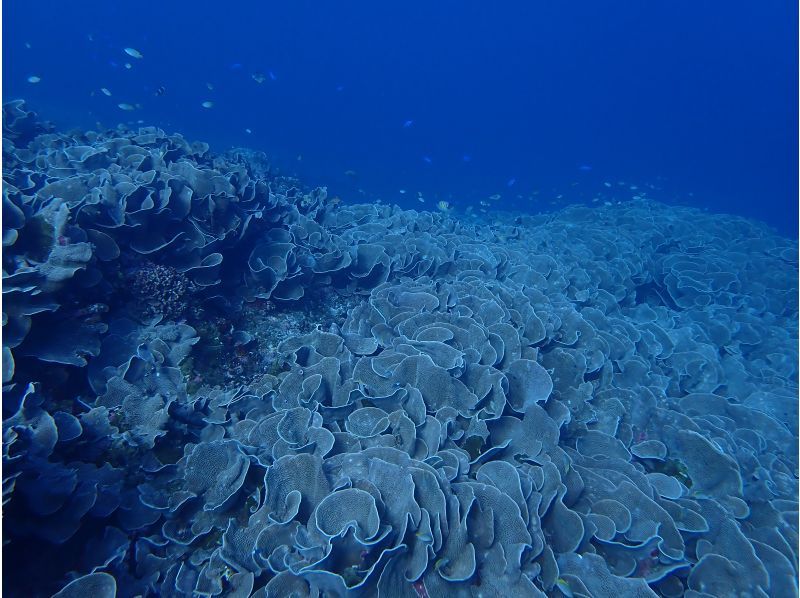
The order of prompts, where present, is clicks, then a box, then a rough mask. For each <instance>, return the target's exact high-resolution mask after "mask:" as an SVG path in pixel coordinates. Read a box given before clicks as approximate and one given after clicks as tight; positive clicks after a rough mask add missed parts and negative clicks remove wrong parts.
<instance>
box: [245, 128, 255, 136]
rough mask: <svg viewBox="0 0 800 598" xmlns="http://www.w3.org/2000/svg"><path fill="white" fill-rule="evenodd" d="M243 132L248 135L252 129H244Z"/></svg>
mask: <svg viewBox="0 0 800 598" xmlns="http://www.w3.org/2000/svg"><path fill="white" fill-rule="evenodd" d="M244 132H245V133H247V134H248V135H249V134H250V133H252V132H253V131H251V130H250V129H245V130H244Z"/></svg>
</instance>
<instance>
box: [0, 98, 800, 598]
mask: <svg viewBox="0 0 800 598" xmlns="http://www.w3.org/2000/svg"><path fill="white" fill-rule="evenodd" d="M4 119H5V122H4V128H5V129H6V130H7V131H8V133H7V139H8V140H9V141H10V143H8V144H6V146H5V147H4V155H5V158H6V165H7V166H6V171H5V172H4V180H5V181H6V185H5V187H4V215H5V214H9V215H10V216H11V217H10V218H4V227H6V228H4V231H3V238H4V244H5V247H6V254H5V256H4V265H6V264H7V267H6V271H5V272H4V294H5V296H6V301H5V303H4V309H5V310H7V311H6V317H5V319H4V323H5V326H6V334H5V335H4V342H6V341H8V342H7V344H5V345H4V347H5V355H4V362H6V363H8V362H9V361H10V359H11V355H12V353H13V355H14V356H15V357H17V356H20V358H21V359H19V360H18V361H19V363H20V364H21V365H26V367H21V368H18V369H17V370H16V371H14V368H13V367H10V366H8V365H6V367H5V368H4V372H5V374H6V386H5V387H4V425H3V433H4V453H3V458H4V472H3V473H4V485H3V490H4V499H5V501H6V513H5V522H6V527H7V534H8V541H9V544H8V545H7V549H8V548H11V551H10V552H12V554H13V556H12V557H11V559H12V560H13V564H14V565H15V567H14V569H12V576H13V577H12V578H11V581H10V582H9V583H13V584H14V585H15V587H17V588H22V590H23V591H24V592H25V593H26V594H27V595H39V594H41V595H44V594H47V593H50V594H52V593H53V592H56V591H59V589H60V593H59V595H62V596H72V595H81V593H86V592H95V593H97V595H108V596H111V595H114V593H115V592H116V595H119V596H135V595H161V596H188V595H201V596H222V595H225V596H253V597H259V598H260V597H266V596H276V597H277V596H286V595H295V596H320V595H325V596H345V595H347V596H349V595H352V596H358V595H378V596H403V597H414V596H424V595H429V596H443V595H448V596H451V595H452V596H486V595H513V596H546V595H558V594H559V593H561V594H564V595H573V596H611V595H624V596H628V595H630V596H655V595H660V596H681V595H686V596H697V597H700V596H708V595H734V594H735V593H736V592H738V591H739V590H741V589H742V588H746V589H747V590H748V591H749V592H750V594H751V595H755V596H794V595H797V587H796V576H797V571H798V568H797V552H796V546H797V538H798V535H797V531H798V529H797V518H796V513H797V509H798V506H797V471H798V462H797V441H798V431H797V426H796V420H797V402H796V396H797V390H798V384H797V368H796V363H797V360H796V355H797V339H796V330H797V304H796V297H797V245H796V243H795V242H792V241H789V240H786V239H782V238H779V237H777V236H775V235H773V234H772V233H771V232H770V231H768V230H767V229H765V228H763V227H761V226H759V225H756V224H753V223H751V222H747V221H745V220H742V219H738V218H732V217H727V216H719V215H710V214H706V213H703V212H699V211H697V210H691V209H686V208H676V207H668V206H664V205H661V204H657V203H654V202H649V201H637V202H631V203H628V204H624V205H618V206H608V207H600V208H592V209H590V208H585V207H573V208H568V209H565V210H563V211H561V212H559V213H557V214H552V215H547V216H512V215H503V214H499V215H496V217H495V220H494V221H491V222H483V223H479V225H476V224H473V223H469V222H465V221H460V220H457V219H455V218H453V217H452V215H445V214H430V213H426V212H414V211H402V210H400V209H397V208H394V207H389V206H381V205H355V206H347V205H339V206H336V207H333V206H331V205H329V203H328V202H327V200H326V197H325V192H324V190H312V191H307V190H303V189H302V188H301V187H300V186H299V184H297V183H296V182H292V181H288V180H286V179H282V178H280V177H276V176H275V175H273V174H272V173H271V172H270V171H269V169H268V168H266V167H265V165H264V162H263V160H262V159H260V158H256V159H254V157H253V156H252V155H250V154H247V153H245V152H234V153H232V154H228V155H225V156H213V155H211V154H210V153H209V152H208V148H207V146H205V145H204V144H189V143H187V142H185V141H184V140H183V139H182V138H181V137H179V136H175V135H165V134H164V133H163V132H161V131H159V130H157V129H152V128H143V129H141V130H139V131H127V130H122V129H120V130H115V131H106V132H98V133H95V132H89V133H81V134H73V135H70V136H65V135H60V134H56V133H53V132H51V131H49V130H48V129H47V128H46V127H45V126H44V125H42V124H39V123H38V121H37V120H36V118H35V117H34V116H32V115H31V114H30V113H28V112H26V111H25V108H24V105H23V104H21V103H12V104H11V105H8V106H7V107H6V108H5V111H4ZM61 237H64V243H65V244H63V245H62V244H61V242H60V241H59V239H60V238H61ZM125 260H130V261H129V262H126V261H125ZM142 260H146V261H148V262H151V263H153V264H156V266H155V267H160V268H162V269H161V270H159V272H161V273H167V274H168V275H169V276H174V277H180V280H184V279H185V280H187V281H188V282H187V287H186V288H187V289H189V288H190V286H189V285H194V286H193V287H192V288H194V290H193V291H192V301H197V302H198V305H200V306H201V307H202V309H203V310H207V311H206V312H205V315H211V314H223V315H224V314H226V313H228V314H230V312H232V311H237V310H240V309H241V306H242V304H243V302H249V303H247V305H248V306H249V307H248V308H247V309H252V308H253V306H254V305H259V303H258V302H259V301H260V302H264V303H262V304H261V305H265V306H266V302H270V306H272V307H270V317H275V318H280V317H281V314H282V313H283V314H286V317H287V318H288V317H289V314H292V313H298V312H292V311H291V309H292V308H291V306H301V305H303V304H304V301H307V296H308V295H311V294H314V293H317V292H318V289H321V288H322V289H325V291H326V292H325V293H323V294H322V298H321V299H319V301H320V302H321V303H322V304H324V303H325V301H326V298H327V300H328V301H329V304H330V305H334V304H335V303H336V302H337V301H339V299H338V298H339V297H340V296H344V297H347V300H348V302H349V303H348V304H347V306H348V308H347V313H346V317H345V318H344V319H343V320H341V319H337V318H330V317H328V316H327V315H321V314H323V311H324V310H320V311H319V312H312V311H307V312H304V313H305V317H306V318H311V317H315V316H314V314H320V315H319V320H318V323H319V324H321V325H320V326H310V327H308V328H306V329H304V330H300V329H299V328H295V327H293V326H294V325H292V326H287V329H288V330H292V331H296V332H294V333H293V334H287V335H285V336H281V339H282V340H281V342H280V343H279V344H278V345H277V346H276V347H272V348H271V349H270V351H271V352H273V351H274V353H275V355H270V358H269V359H268V360H267V361H269V362H270V363H272V362H273V361H274V359H275V358H279V362H280V364H279V367H267V364H266V363H264V367H263V371H262V372H261V373H260V374H259V375H256V376H252V377H251V378H249V379H247V380H245V381H241V380H238V381H237V382H236V383H235V384H234V383H230V384H226V385H222V384H217V385H214V386H211V385H207V384H204V383H203V382H202V381H199V382H194V383H191V382H192V380H193V379H194V376H195V374H196V372H194V371H191V368H187V364H188V363H190V362H192V360H193V359H194V357H195V355H194V352H196V351H197V350H198V349H197V348H198V347H200V346H201V343H200V342H199V337H198V328H201V327H202V323H193V322H183V321H177V320H176V317H177V316H178V315H179V314H178V313H177V312H173V310H166V311H167V312H169V313H164V311H162V312H161V313H159V314H152V315H154V317H152V318H146V319H140V320H137V319H134V318H133V317H132V314H131V313H129V311H128V310H127V309H126V308H125V307H124V305H125V302H123V301H119V294H120V292H121V291H120V286H119V285H120V281H123V282H124V281H125V276H124V274H122V273H123V272H124V270H125V268H126V267H128V265H129V264H130V263H134V264H136V263H139V264H141V263H143V262H142ZM223 264H224V267H223ZM184 296H185V294H184V295H182V296H181V297H184ZM334 297H336V299H334ZM90 298H91V300H90ZM98 301H102V302H103V304H104V305H107V306H109V307H108V310H107V311H103V312H102V314H101V315H102V318H101V319H102V322H98V321H96V318H95V316H94V315H93V316H92V318H90V319H89V321H87V315H86V314H84V315H76V314H79V313H81V310H82V309H84V308H85V306H86V305H89V304H95V303H97V302H98ZM275 303H279V304H281V305H283V306H285V308H286V309H285V311H281V310H275V309H274V305H275ZM176 305H180V302H178V304H176ZM65 306H66V307H65ZM298 309H299V308H298ZM61 312H63V313H64V314H69V315H70V317H68V318H66V319H65V320H64V322H65V324H63V328H60V329H53V330H55V332H54V333H53V334H51V335H47V334H44V333H40V332H38V331H39V330H42V331H44V330H47V329H49V328H50V326H51V325H52V322H53V321H54V320H53V316H54V315H57V314H59V313H61ZM239 321H241V322H253V321H254V320H253V319H252V318H244V319H240V320H239ZM287 321H288V319H287ZM323 322H324V325H322V324H323ZM98 324H103V325H102V326H98ZM193 324H197V327H195V325H193ZM224 334H227V335H229V337H230V345H231V346H232V347H233V348H234V349H235V348H236V347H240V346H251V345H250V343H252V342H253V339H258V338H261V339H266V338H272V339H273V340H274V339H275V338H276V337H274V336H273V337H268V336H267V335H265V334H264V332H263V331H257V330H252V331H248V330H244V329H242V330H228V331H224ZM225 342H228V341H225ZM237 343H238V344H237ZM220 346H223V347H224V346H227V345H225V343H222V342H221V343H220ZM256 346H258V347H262V346H265V345H262V344H261V343H256ZM64 347H71V348H73V352H70V351H67V350H65V349H64ZM75 348H78V349H79V352H76V349H75ZM79 357H80V359H79ZM31 360H35V361H33V362H35V363H38V364H41V362H46V363H48V364H51V365H46V366H44V365H40V366H39V367H38V368H34V367H31V365H30V364H31V363H33V362H32V361H31ZM23 362H26V363H23ZM87 362H88V364H87ZM59 364H62V365H59ZM61 367H65V368H69V373H68V374H64V375H65V376H68V377H67V378H66V379H67V380H68V382H69V384H67V390H62V391H61V392H55V391H54V390H53V389H51V388H49V387H47V386H46V385H45V384H43V382H42V381H41V380H39V379H38V378H37V376H41V375H42V372H48V371H61V370H57V368H61ZM187 369H188V371H187ZM45 375H46V374H45ZM81 381H82V382H81ZM190 383H191V384H190ZM30 538H36V539H37V543H36V544H35V547H36V548H35V549H34V548H32V546H34V544H33V543H32V542H31V540H30ZM42 546H44V547H46V548H42ZM43 550H44V551H46V552H47V554H51V555H57V556H58V558H54V559H51V560H50V561H46V564H45V565H44V566H39V565H37V566H36V574H35V575H34V574H33V573H32V569H33V565H32V563H39V562H42V559H41V554H42V551H43ZM34 551H35V552H36V553H37V556H38V557H39V558H38V559H34V558H33V553H34ZM62 588H63V589H62Z"/></svg>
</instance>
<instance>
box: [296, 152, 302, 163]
mask: <svg viewBox="0 0 800 598" xmlns="http://www.w3.org/2000/svg"><path fill="white" fill-rule="evenodd" d="M297 161H298V162H302V161H303V154H297Z"/></svg>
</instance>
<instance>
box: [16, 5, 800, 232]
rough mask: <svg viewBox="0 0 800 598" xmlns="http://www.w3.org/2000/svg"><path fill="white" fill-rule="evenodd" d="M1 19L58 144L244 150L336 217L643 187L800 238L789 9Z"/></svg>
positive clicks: (92, 12)
mask: <svg viewBox="0 0 800 598" xmlns="http://www.w3.org/2000/svg"><path fill="white" fill-rule="evenodd" d="M3 11H4V16H5V19H4V23H5V25H4V32H5V34H6V35H5V36H4V45H3V49H4V59H3V67H4V68H3V84H4V89H5V93H6V96H7V97H25V98H26V99H28V101H29V102H32V105H33V106H34V107H35V108H36V109H37V110H38V111H39V112H41V113H42V114H44V115H46V117H47V118H48V119H51V120H54V121H56V122H58V123H59V124H61V125H63V126H65V127H70V126H76V125H80V126H92V127H93V126H94V124H95V122H96V121H99V122H101V123H103V124H104V125H106V126H111V125H116V124H117V123H118V122H120V121H123V122H124V121H132V122H136V121H138V120H139V119H141V120H144V121H145V122H146V123H147V124H150V125H156V126H159V127H161V128H163V129H165V130H167V131H180V132H182V133H184V134H185V135H187V136H190V137H193V138H198V139H203V140H205V141H207V142H209V143H210V144H211V145H212V148H214V149H217V150H223V149H226V148H227V147H230V146H231V145H235V146H247V147H253V148H256V149H260V150H263V151H265V152H267V153H268V154H269V155H270V156H271V158H272V159H273V160H274V161H275V162H276V163H278V164H281V165H282V166H283V168H284V169H285V170H286V171H287V172H292V173H296V174H299V175H301V176H303V177H304V178H305V179H307V180H309V181H310V182H313V183H316V184H325V185H327V186H328V187H329V190H330V191H331V193H332V194H334V195H339V196H341V197H342V199H343V200H347V201H349V200H351V199H358V200H360V201H365V200H366V201H375V200H376V199H382V200H383V201H385V202H390V203H398V204H399V205H402V206H404V207H409V208H417V207H419V206H418V205H417V201H416V197H417V192H419V191H421V192H422V193H423V194H424V195H423V196H424V198H426V200H427V202H428V207H432V206H435V205H436V203H437V202H438V201H448V202H449V203H450V205H452V206H453V207H455V208H456V209H462V210H463V209H466V208H467V207H469V206H473V207H474V209H476V210H478V209H480V205H479V201H481V200H485V199H486V198H487V197H488V196H491V195H494V194H496V193H501V194H502V195H503V196H504V202H503V204H504V207H505V209H509V208H513V209H518V210H521V211H526V212H527V211H533V212H540V211H543V210H550V209H552V208H553V207H556V206H559V207H560V206H561V205H567V204H570V203H574V202H590V201H591V200H592V199H594V198H595V197H597V195H598V194H600V193H601V192H603V190H604V188H603V182H606V181H608V182H611V183H612V184H614V185H615V186H616V185H617V183H618V182H619V181H623V182H625V183H628V185H627V186H625V188H623V189H616V188H615V192H614V193H608V194H607V195H608V196H609V198H610V199H611V200H613V201H619V200H626V199H630V198H631V196H632V195H636V193H630V190H629V189H628V188H627V187H629V186H630V184H633V185H635V186H638V185H643V184H646V183H647V184H651V185H654V186H656V187H658V189H654V190H651V193H652V194H653V195H657V196H658V198H659V199H663V200H665V201H674V202H679V203H681V204H686V205H693V206H696V207H700V208H708V209H711V210H713V211H717V212H727V213H735V214H741V215H745V216H748V217H753V218H757V219H759V220H763V221H765V222H767V223H769V224H770V225H771V226H774V227H777V228H778V229H779V230H780V231H781V232H782V234H785V235H791V236H796V235H797V204H798V196H797V164H798V154H797V131H798V122H797V88H798V81H797V51H796V50H797V31H796V23H797V5H796V3H793V2H778V1H775V2H763V3H752V2H745V1H734V2H728V3H725V4H724V6H723V5H720V4H719V3H713V2H691V1H680V2H670V3H644V2H636V3H623V4H619V3H615V2H589V1H581V2H572V3H569V4H562V3H554V2H522V1H516V2H505V3H503V4H502V5H501V6H497V5H495V4H493V3H489V2H477V1H468V2H455V1H448V2H435V3H430V2H411V3H409V2H402V3H401V2H379V3H375V2H366V1H355V2H345V3H337V2H330V3H319V2H313V1H301V2H290V3H278V2H250V3H247V2H235V3H232V4H231V5H230V6H225V8H224V9H221V8H220V6H219V5H217V4H214V3H209V2H200V3H196V2H180V1H179V2H170V3H168V4H166V5H165V4H164V3H162V2H152V1H145V2H137V3H125V2H91V1H90V2H79V3H63V2H54V1H43V2H36V3H31V2H5V3H4V6H3ZM44 15H46V18H44ZM26 44H29V45H30V47H27V46H26ZM125 47H132V48H135V49H137V50H139V51H140V52H141V53H142V54H143V56H144V58H143V59H141V60H138V59H135V58H132V57H130V56H128V55H126V54H125V53H124V52H123V48H125ZM126 62H127V63H129V64H131V65H132V68H130V69H126V68H125V63H126ZM31 75H33V76H38V77H40V78H41V81H40V82H38V83H36V84H30V83H27V78H28V77H30V76H31ZM254 77H255V78H254ZM209 83H210V84H211V85H212V86H213V90H212V89H208V87H207V84H209ZM102 88H106V89H108V90H109V91H110V92H111V93H112V94H113V95H111V96H110V97H109V96H106V95H104V94H103V93H102V92H101V91H100V90H101V89H102ZM160 89H161V90H163V94H162V95H159V94H158V90H160ZM206 101H211V102H213V103H214V106H213V108H211V109H204V108H203V107H202V103H203V102H206ZM120 103H127V104H131V105H138V104H140V105H141V108H139V109H137V110H134V111H130V112H125V111H121V110H120V109H119V108H118V107H117V106H118V104H120ZM409 123H410V124H409ZM404 125H407V126H404ZM248 130H249V131H252V132H251V133H248V132H247V131H248ZM345 172H348V173H354V174H349V175H347V174H345ZM512 180H514V181H515V182H514V184H513V185H512V186H511V187H509V186H508V183H509V182H510V181H512ZM401 189H402V190H406V191H407V193H406V194H401V193H400V190H401ZM536 192H538V193H536ZM534 193H536V195H534ZM404 195H405V196H404ZM559 196H561V197H559ZM604 200H605V197H604ZM490 209H495V207H492V208H490Z"/></svg>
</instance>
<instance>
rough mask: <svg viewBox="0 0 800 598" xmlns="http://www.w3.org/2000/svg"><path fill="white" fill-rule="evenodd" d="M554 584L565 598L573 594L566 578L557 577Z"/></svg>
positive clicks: (570, 597) (569, 597)
mask: <svg viewBox="0 0 800 598" xmlns="http://www.w3.org/2000/svg"><path fill="white" fill-rule="evenodd" d="M556 586H557V587H558V589H559V590H561V593H562V594H564V596H566V598H572V597H573V596H574V594H573V593H572V590H571V589H570V587H569V582H568V581H567V580H566V579H564V578H562V577H559V578H558V579H557V580H556Z"/></svg>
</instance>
